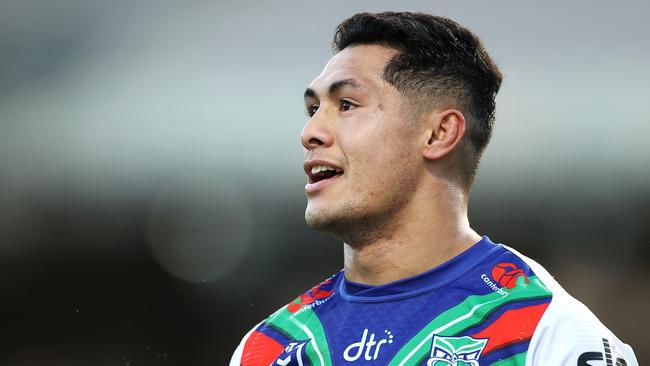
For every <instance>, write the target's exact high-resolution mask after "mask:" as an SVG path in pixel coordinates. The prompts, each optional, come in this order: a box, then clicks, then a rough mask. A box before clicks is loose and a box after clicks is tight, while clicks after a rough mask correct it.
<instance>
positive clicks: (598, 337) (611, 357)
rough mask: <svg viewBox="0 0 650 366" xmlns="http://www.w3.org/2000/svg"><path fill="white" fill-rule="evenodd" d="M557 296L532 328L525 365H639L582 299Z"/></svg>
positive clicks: (626, 347)
mask: <svg viewBox="0 0 650 366" xmlns="http://www.w3.org/2000/svg"><path fill="white" fill-rule="evenodd" d="M559 297H560V298H559V299H558V298H555V299H554V300H553V301H557V303H555V304H553V301H552V302H551V305H550V306H549V308H548V310H547V312H546V313H545V314H544V316H543V317H542V319H541V321H540V323H539V324H538V326H537V328H536V330H535V334H534V335H533V337H532V339H531V343H530V348H529V351H528V356H527V361H526V365H529V366H544V365H562V366H569V365H571V366H590V365H604V366H605V365H606V366H638V365H639V363H638V361H637V360H636V357H635V356H634V352H633V351H632V348H631V347H630V346H628V345H627V344H625V343H623V342H621V340H619V339H618V338H617V337H616V336H615V335H614V334H613V333H612V332H611V331H610V330H609V329H607V327H605V326H604V325H603V324H602V323H601V322H600V321H599V320H598V318H596V316H595V315H593V314H592V313H591V312H590V311H589V310H588V309H587V308H586V307H585V306H584V305H583V304H582V303H580V302H578V301H577V300H575V299H573V298H571V299H562V296H561V295H560V296H559ZM570 300H571V301H570ZM598 361H599V362H600V363H599V362H598Z"/></svg>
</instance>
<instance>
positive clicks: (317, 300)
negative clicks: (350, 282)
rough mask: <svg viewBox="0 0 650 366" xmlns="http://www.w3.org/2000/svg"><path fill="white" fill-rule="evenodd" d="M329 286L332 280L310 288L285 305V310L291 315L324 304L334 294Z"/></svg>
mask: <svg viewBox="0 0 650 366" xmlns="http://www.w3.org/2000/svg"><path fill="white" fill-rule="evenodd" d="M331 285H332V279H331V278H330V279H327V280H325V281H324V282H322V283H320V284H318V285H316V286H314V287H312V289H311V290H309V291H307V292H305V293H304V294H302V295H301V296H299V297H297V298H296V299H295V300H293V301H292V302H291V303H290V304H289V305H287V310H288V311H289V312H290V313H292V314H296V313H298V312H302V311H305V310H307V309H312V308H314V307H316V306H319V305H322V304H324V303H325V302H326V301H327V300H329V297H330V296H331V295H332V293H333V292H334V291H331V289H330V287H331Z"/></svg>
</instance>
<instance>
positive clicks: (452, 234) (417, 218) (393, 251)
mask: <svg viewBox="0 0 650 366" xmlns="http://www.w3.org/2000/svg"><path fill="white" fill-rule="evenodd" d="M438 198H439V197H438ZM429 202H432V201H429ZM433 202H436V201H433ZM465 207H466V206H465ZM465 207H463V205H457V202H456V203H452V204H451V205H447V204H441V201H437V204H436V207H427V208H426V210H423V208H422V207H410V208H409V209H407V210H405V211H404V212H402V213H401V214H400V215H399V216H398V217H394V218H393V220H394V222H393V223H392V225H390V227H391V228H392V229H390V232H389V233H379V234H378V235H375V236H374V237H375V239H374V240H373V241H372V242H369V243H363V245H349V244H344V265H345V277H346V278H347V279H348V280H350V281H353V282H357V283H364V284H369V285H383V284H386V283H390V282H393V281H397V280H400V279H403V278H407V277H411V276H414V275H417V274H420V273H422V272H426V271H427V270H430V269H432V268H434V267H436V266H438V265H440V264H442V263H444V262H446V261H448V260H450V259H451V258H453V257H455V256H457V255H458V254H460V253H462V252H463V251H465V250H466V249H468V248H469V247H471V246H472V245H473V244H475V243H477V242H478V241H480V240H481V236H480V235H478V234H477V233H476V232H475V231H474V230H472V229H471V228H470V226H469V221H468V220H467V211H466V208H465ZM417 213H423V214H419V215H418V214H417Z"/></svg>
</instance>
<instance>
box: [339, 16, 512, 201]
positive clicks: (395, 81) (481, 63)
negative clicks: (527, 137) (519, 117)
mask: <svg viewBox="0 0 650 366" xmlns="http://www.w3.org/2000/svg"><path fill="white" fill-rule="evenodd" d="M354 45H382V46H386V47H390V48H394V49H395V50H397V51H398V52H397V54H396V55H395V56H394V57H393V58H392V59H391V60H390V61H389V62H388V63H387V64H386V67H385V68H384V75H383V78H384V79H385V80H386V81H387V82H388V83H390V84H392V85H393V86H395V87H396V88H397V89H398V90H399V91H400V92H401V93H402V94H403V95H405V96H407V97H408V98H409V99H410V100H413V101H414V102H416V103H418V105H419V107H420V108H422V107H423V106H424V108H427V107H429V106H436V105H437V104H438V103H441V102H447V103H448V102H451V103H454V104H455V107H456V108H459V110H460V111H461V112H462V113H463V115H465V118H466V120H468V123H467V127H466V133H465V137H464V138H463V140H464V141H463V143H462V144H461V146H462V148H463V150H464V156H463V158H462V160H463V161H462V162H461V163H460V165H459V167H460V175H461V178H462V180H463V182H462V183H463V184H464V185H465V187H466V188H467V189H468V190H469V189H470V187H471V186H472V183H473V181H474V177H475V175H476V171H477V169H478V164H479V160H480V158H481V155H482V154H483V151H484V150H485V147H486V146H487V144H488V142H489V140H490V136H491V135H492V129H493V126H494V111H495V97H496V94H497V92H498V91H499V87H500V86H501V79H502V76H501V72H500V71H499V68H498V67H497V66H496V64H495V63H494V62H493V61H492V59H491V58H490V56H489V55H488V53H487V51H486V50H485V47H484V46H483V44H482V43H481V41H480V39H479V38H478V37H477V36H476V35H474V34H473V33H472V32H471V31H469V30H468V29H466V28H464V27H462V26H461V25H460V24H458V23H456V22H454V21H453V20H451V19H448V18H443V17H438V16H433V15H429V14H424V13H407V12H385V13H377V14H373V13H359V14H356V15H354V16H352V17H350V18H348V19H346V20H344V21H343V22H342V23H341V24H339V26H338V27H337V29H336V33H335V35H334V42H333V46H332V47H333V49H334V51H335V52H339V51H341V50H343V49H344V48H346V47H348V46H354Z"/></svg>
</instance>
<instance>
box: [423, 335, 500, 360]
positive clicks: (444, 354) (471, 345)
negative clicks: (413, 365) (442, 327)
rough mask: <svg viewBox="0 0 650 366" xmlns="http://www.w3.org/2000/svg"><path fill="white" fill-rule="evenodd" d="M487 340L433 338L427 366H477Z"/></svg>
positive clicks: (466, 337) (467, 337)
mask: <svg viewBox="0 0 650 366" xmlns="http://www.w3.org/2000/svg"><path fill="white" fill-rule="evenodd" d="M487 341H488V340H487V339H482V338H481V339H476V338H472V337H469V336H465V337H441V336H437V335H436V336H434V337H433V344H432V345H431V357H430V358H429V359H428V360H427V366H479V363H478V360H479V357H480V356H481V352H482V351H483V349H484V348H485V345H486V344H487Z"/></svg>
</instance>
